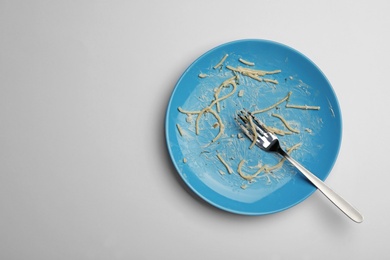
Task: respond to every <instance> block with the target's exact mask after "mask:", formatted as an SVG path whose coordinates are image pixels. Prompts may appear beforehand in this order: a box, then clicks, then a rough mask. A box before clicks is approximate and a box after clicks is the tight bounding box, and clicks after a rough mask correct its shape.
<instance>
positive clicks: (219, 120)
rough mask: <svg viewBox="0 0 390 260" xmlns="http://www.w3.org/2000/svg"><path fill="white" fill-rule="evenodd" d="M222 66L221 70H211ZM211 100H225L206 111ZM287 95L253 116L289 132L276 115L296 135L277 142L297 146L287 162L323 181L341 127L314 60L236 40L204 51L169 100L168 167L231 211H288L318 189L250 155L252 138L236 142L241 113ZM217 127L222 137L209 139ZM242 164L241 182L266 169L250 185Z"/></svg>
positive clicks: (270, 157)
mask: <svg viewBox="0 0 390 260" xmlns="http://www.w3.org/2000/svg"><path fill="white" fill-rule="evenodd" d="M223 57H226V58H225V59H224V60H223ZM220 61H223V62H222V63H221V66H218V67H216V65H218V63H220ZM247 62H249V63H247ZM239 67H241V68H244V69H247V71H248V69H249V72H250V73H249V74H251V73H252V72H253V70H264V71H269V72H272V73H270V74H267V75H263V76H262V75H260V76H258V77H259V78H261V81H259V80H256V79H254V78H253V77H249V76H248V74H245V73H240V72H233V71H232V70H234V69H237V68H239ZM251 70H252V71H251ZM251 75H252V76H253V73H252V74H251ZM235 76H237V79H236V78H235V79H234V83H231V82H230V84H229V82H228V83H227V84H225V86H223V87H221V88H220V90H218V87H219V86H221V84H222V83H223V82H227V81H226V80H228V79H232V77H235ZM289 93H291V94H290V95H289ZM216 96H217V98H221V97H227V98H226V99H223V100H221V101H220V102H217V103H218V104H216V103H215V102H214V103H215V104H213V105H212V106H210V104H212V102H213V100H215V99H216ZM287 96H289V98H288V100H286V101H284V102H282V103H280V104H279V105H277V106H275V107H274V108H272V109H270V110H268V111H266V112H263V113H258V114H257V115H256V116H257V117H259V118H260V119H261V120H262V121H264V122H265V123H266V124H267V125H269V126H272V127H276V128H278V129H281V130H283V131H286V132H290V131H289V130H288V129H287V128H286V126H285V125H284V123H283V122H282V120H280V119H279V118H278V117H275V116H274V115H275V114H277V115H281V116H282V117H283V118H284V119H285V120H286V122H287V123H288V124H289V126H290V127H291V128H293V129H295V130H298V131H297V132H299V133H294V132H292V133H288V134H285V135H284V136H279V138H280V140H281V144H282V147H283V148H286V149H288V148H289V147H293V146H295V145H297V146H299V147H298V148H297V149H296V150H293V151H292V152H291V156H292V157H293V158H295V159H296V160H297V161H299V162H300V163H301V164H302V165H304V166H305V167H306V168H307V169H309V170H310V171H311V172H313V173H314V174H316V175H317V176H318V177H319V178H320V179H321V180H325V179H326V177H327V176H328V175H329V173H330V171H331V169H332V167H333V165H334V163H335V161H336V158H337V155H338V151H339V148H340V142H341V131H342V129H341V128H342V127H341V126H342V124H341V123H342V121H341V114H340V108H339V105H338V101H337V98H336V95H335V93H334V91H333V89H332V87H331V85H330V83H329V81H328V80H327V79H326V77H325V76H324V74H323V73H322V72H321V71H320V69H319V68H318V67H317V66H316V65H315V64H314V63H313V62H312V61H310V60H309V59H308V58H307V57H305V56H304V55H302V54H301V53H299V52H298V51H296V50H294V49H292V48H290V47H288V46H285V45H282V44H280V43H276V42H272V41H266V40H240V41H234V42H229V43H226V44H223V45H221V46H218V47H216V48H214V49H212V50H210V51H208V52H206V53H205V54H203V55H202V56H200V57H199V58H198V59H197V60H196V61H194V63H192V64H191V65H190V66H189V68H188V69H187V70H186V71H185V72H184V73H183V75H182V76H181V78H180V79H179V81H178V82H177V84H176V86H175V88H174V90H173V93H172V96H171V98H170V101H169V104H168V108H167V112H166V121H165V131H166V141H167V147H168V151H169V154H170V157H171V159H172V162H173V164H174V165H175V167H176V170H177V172H178V173H179V175H180V176H181V178H182V179H183V181H184V182H185V183H186V184H187V185H188V186H189V187H190V188H191V189H192V191H193V192H195V193H196V194H197V195H199V196H200V197H201V198H203V199H204V200H205V201H207V202H209V203H211V204H212V205H214V206H216V207H218V208H220V209H223V210H226V211H229V212H233V213H237V214H245V215H264V214H270V213H275V212H279V211H282V210H285V209H287V208H290V207H292V206H294V205H296V204H298V203H300V202H302V201H303V200H305V199H306V198H307V197H309V196H310V195H311V194H312V193H313V192H314V191H315V188H314V187H313V186H312V185H311V184H310V183H309V182H308V181H306V179H305V178H304V177H303V176H301V174H300V173H298V172H297V170H296V169H295V168H293V167H292V166H291V165H289V163H287V162H286V163H283V162H282V163H281V162H280V161H281V158H280V157H278V156H277V155H276V154H272V153H266V152H264V151H261V150H260V149H259V148H257V147H253V148H252V149H250V148H249V147H250V145H251V142H250V140H249V139H247V138H244V137H242V136H241V131H240V129H239V128H238V126H237V125H236V123H235V122H234V115H235V114H236V112H237V111H238V110H240V109H243V108H246V109H248V110H250V111H259V110H262V109H264V108H267V107H269V106H272V105H273V104H275V103H277V102H278V101H280V100H283V99H284V98H285V97H287ZM286 104H288V105H292V106H293V107H287V106H286ZM217 105H218V106H219V112H217ZM294 106H298V108H296V107H295V108H294ZM207 107H208V108H209V110H208V111H206V113H204V114H203V115H201V116H199V111H201V110H202V109H204V108H207ZM307 108H309V109H307ZM310 108H312V109H310ZM314 108H317V109H314ZM179 109H181V110H182V112H180V111H179ZM198 116H199V118H198ZM197 121H198V131H199V132H198V134H197V133H196V122H197ZM221 124H222V125H223V127H222V126H221ZM221 127H222V128H223V131H222V134H221V135H220V137H219V138H218V139H217V140H214V141H213V139H215V138H216V137H217V136H218V134H219V133H220V131H221ZM240 163H241V174H243V175H244V174H245V176H250V175H252V174H255V173H256V171H258V169H259V168H260V167H261V166H264V165H265V166H266V169H268V171H267V170H263V171H262V172H260V173H258V174H257V175H256V177H254V178H252V179H251V180H248V178H247V179H245V178H243V177H242V176H241V175H240V174H239V171H238V168H239V165H240ZM228 168H229V169H228ZM229 170H230V172H229Z"/></svg>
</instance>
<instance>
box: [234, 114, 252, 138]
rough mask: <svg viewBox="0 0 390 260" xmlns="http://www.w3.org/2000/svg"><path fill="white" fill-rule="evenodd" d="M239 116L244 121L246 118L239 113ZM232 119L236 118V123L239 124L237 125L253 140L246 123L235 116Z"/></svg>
mask: <svg viewBox="0 0 390 260" xmlns="http://www.w3.org/2000/svg"><path fill="white" fill-rule="evenodd" d="M238 116H239V117H240V119H241V120H242V121H243V122H245V121H246V118H243V117H242V116H241V115H238ZM234 120H236V122H237V124H238V125H239V127H240V128H241V130H242V131H243V132H244V134H245V135H246V136H247V137H248V138H249V139H250V140H252V141H253V138H254V136H253V134H252V133H251V132H250V131H249V130H248V128H247V127H246V125H244V124H242V123H241V122H240V121H239V120H238V119H237V117H235V118H234Z"/></svg>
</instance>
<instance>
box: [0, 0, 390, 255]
mask: <svg viewBox="0 0 390 260" xmlns="http://www.w3.org/2000/svg"><path fill="white" fill-rule="evenodd" d="M389 12H390V2H389V1H329V0H327V1H277V0H274V1H259V0H256V1H245V0H242V1H228V0H225V1H211V0H209V1H178V0H177V1H174V0H170V1H168V0H167V1H4V0H1V1H0V258H1V259H30V260H32V259H41V260H42V259H289V260H290V259H320V260H321V259H369V258H370V259H389V257H390V249H389V246H388V241H389V239H390V228H389V224H388V222H389V213H390V205H389V199H388V197H389V196H388V188H387V187H388V186H389V182H390V172H389V166H388V163H387V160H388V159H387V154H388V153H387V150H388V148H389V145H390V142H389V134H388V131H389V129H390V125H389V120H388V118H387V117H388V111H389V106H388V102H389V94H390V90H389V89H390V83H389V82H390V77H389V71H390V66H389V61H390V51H389V46H390V34H389V28H390V18H389V16H390V14H389ZM245 38H259V39H268V40H273V41H277V42H281V43H283V44H287V45H289V46H291V47H292V48H294V49H297V50H298V51H300V52H302V53H303V54H305V55H306V56H308V57H309V58H310V59H311V60H312V61H314V62H315V63H316V64H317V65H318V66H319V67H320V68H321V70H322V71H323V72H324V73H325V75H326V76H327V77H328V79H329V81H330V82H331V84H332V86H333V88H334V90H335V92H336V94H337V96H338V99H339V102H340V105H341V110H342V115H343V141H342V147H341V151H340V154H339V157H338V160H337V163H336V165H335V167H334V169H333V171H332V172H331V174H330V176H329V178H328V179H327V181H326V182H327V183H328V184H329V185H330V186H331V187H333V188H334V189H335V190H336V191H338V192H339V193H340V194H341V195H343V196H344V197H345V198H347V200H349V201H351V202H352V203H353V204H354V205H355V206H356V207H357V208H359V209H360V211H361V212H362V213H363V214H364V215H365V221H364V222H363V223H362V224H356V223H354V222H352V221H351V220H349V219H348V218H347V217H345V216H344V215H343V214H342V213H340V212H339V211H338V210H337V209H336V208H335V207H334V206H333V205H332V204H331V203H329V201H328V200H326V199H325V198H324V197H323V196H322V194H321V193H320V192H318V191H317V192H315V193H314V194H313V195H312V196H311V197H310V198H308V199H307V200H306V201H304V202H303V203H301V204H299V205H297V206H295V207H293V208H291V209H289V210H287V211H284V212H281V213H277V214H273V215H268V216H261V217H247V216H246V217H245V216H240V215H234V214H231V213H226V212H223V211H221V210H218V209H215V208H213V207H212V206H210V205H208V204H206V203H205V202H203V201H201V200H200V199H198V198H197V197H196V196H195V195H193V194H192V193H191V192H190V191H189V190H188V188H186V187H185V185H184V184H183V182H182V181H181V179H180V178H179V177H178V174H177V173H176V171H175V169H174V167H173V165H172V163H171V162H170V159H169V156H168V153H167V149H166V144H165V137H164V117H165V110H166V107H167V104H168V100H169V97H170V94H171V92H172V90H173V88H174V86H175V83H176V81H177V80H178V78H179V77H180V75H181V74H182V72H183V71H184V70H185V69H186V68H187V67H188V66H189V65H190V63H191V62H192V61H194V60H195V59H196V58H197V57H198V56H200V55H201V54H203V53H204V52H206V51H208V50H209V49H211V48H213V47H215V46H217V45H220V44H222V43H225V42H228V41H232V40H238V39H245Z"/></svg>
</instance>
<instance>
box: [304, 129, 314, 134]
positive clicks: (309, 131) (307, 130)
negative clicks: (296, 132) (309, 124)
mask: <svg viewBox="0 0 390 260" xmlns="http://www.w3.org/2000/svg"><path fill="white" fill-rule="evenodd" d="M305 131H306V132H308V133H310V134H311V133H313V131H312V130H311V129H310V128H305Z"/></svg>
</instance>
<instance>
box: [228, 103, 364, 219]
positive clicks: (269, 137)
mask: <svg viewBox="0 0 390 260" xmlns="http://www.w3.org/2000/svg"><path fill="white" fill-rule="evenodd" d="M234 119H235V121H236V122H237V123H238V125H239V127H240V128H241V129H242V131H243V132H244V134H245V135H246V136H247V137H248V138H249V139H250V140H251V141H252V142H254V141H255V142H256V146H258V147H259V148H261V149H262V150H264V151H267V152H274V153H278V154H279V155H281V156H282V157H284V158H286V159H287V160H288V161H289V162H290V163H291V164H292V165H294V166H295V167H296V168H297V169H298V170H299V171H300V172H301V173H302V174H303V175H304V176H305V177H306V178H307V179H308V180H309V181H310V182H311V183H312V184H313V185H314V186H315V187H316V188H317V189H318V190H320V191H321V192H322V193H323V194H324V195H325V196H326V197H327V198H328V199H329V200H330V201H331V202H332V203H333V204H334V205H335V206H337V207H338V208H339V209H340V210H341V211H342V212H343V213H344V214H345V215H347V216H348V217H349V218H350V219H352V220H353V221H355V222H357V223H361V222H362V221H363V216H362V215H361V214H360V213H359V211H358V210H357V209H356V208H354V207H353V206H352V205H351V204H350V203H348V202H347V201H346V200H345V199H343V198H342V197H341V196H340V195H338V194H337V193H336V192H334V191H333V190H332V189H331V188H329V187H328V186H327V185H326V184H325V183H324V182H323V181H321V180H320V179H319V178H318V177H317V176H315V175H314V174H313V173H311V172H310V171H309V170H307V169H306V168H305V167H303V166H302V165H301V164H300V163H298V162H297V161H296V160H295V159H293V158H292V157H291V156H290V155H289V154H288V153H286V152H285V151H284V150H283V149H282V148H281V146H280V143H279V139H278V138H277V137H276V135H274V134H273V133H271V132H270V131H268V130H267V128H266V126H265V125H264V124H263V123H262V122H261V121H260V120H259V119H258V118H256V117H255V116H254V115H253V114H252V113H250V112H249V111H247V110H241V111H240V112H238V113H237V117H235V118H234ZM254 131H255V132H254Z"/></svg>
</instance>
